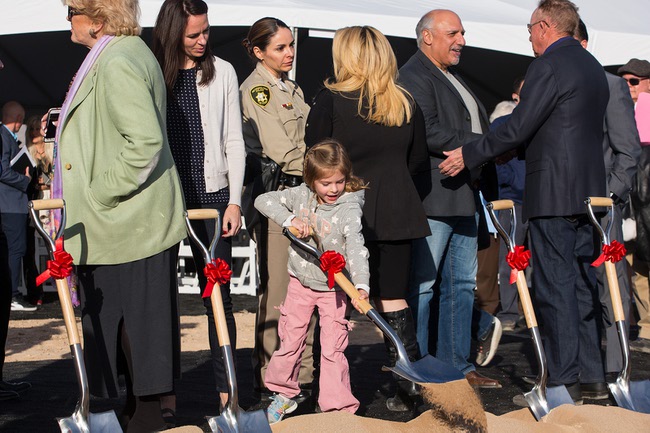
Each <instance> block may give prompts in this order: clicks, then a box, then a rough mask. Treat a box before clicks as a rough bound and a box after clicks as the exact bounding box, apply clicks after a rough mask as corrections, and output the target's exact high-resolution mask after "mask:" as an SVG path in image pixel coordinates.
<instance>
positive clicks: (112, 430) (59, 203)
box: [29, 199, 122, 433]
mask: <svg viewBox="0 0 650 433" xmlns="http://www.w3.org/2000/svg"><path fill="white" fill-rule="evenodd" d="M51 209H61V225H60V227H59V230H58V231H57V232H56V234H55V236H54V239H52V238H51V237H50V235H49V234H48V233H47V232H46V231H45V229H44V228H43V225H42V224H41V220H40V218H39V217H38V213H37V212H38V211H39V210H51ZM29 211H30V213H31V216H32V221H33V222H34V226H35V227H36V230H38V232H39V233H40V234H41V236H42V237H43V239H44V240H45V244H46V245H47V249H48V251H49V253H50V260H54V259H55V256H54V252H55V251H56V245H55V241H57V240H59V239H61V237H62V236H63V229H64V227H65V202H64V201H63V199H49V200H34V201H30V202H29ZM54 281H56V291H57V292H58V294H59V301H60V302H61V310H62V311H63V320H64V322H65V329H66V330H67V332H68V342H69V343H70V352H71V353H72V359H73V360H74V365H75V371H76V373H77V381H78V382H79V393H80V394H81V398H80V399H79V400H78V401H77V406H76V408H75V411H74V412H73V414H72V416H69V417H67V418H58V419H57V420H58V422H59V428H60V429H61V431H62V432H63V433H116V432H122V428H121V427H120V423H119V421H118V420H117V416H116V415H115V412H113V411H110V412H101V413H90V393H89V390H88V378H87V376H86V365H85V363H84V357H83V351H82V349H81V343H80V338H79V329H78V328H77V322H76V321H75V317H74V309H73V308H72V301H71V300H70V289H69V288H68V281H67V279H66V278H57V279H55V280H54Z"/></svg>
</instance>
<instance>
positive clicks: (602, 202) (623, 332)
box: [585, 197, 650, 413]
mask: <svg viewBox="0 0 650 433" xmlns="http://www.w3.org/2000/svg"><path fill="white" fill-rule="evenodd" d="M585 204H586V205H587V211H588V212H589V219H590V220H591V222H592V224H593V225H594V227H596V230H598V232H599V233H600V238H601V240H602V243H603V246H605V245H611V244H610V238H609V235H610V232H611V228H612V221H614V206H613V202H612V199H611V198H608V197H587V199H586V200H585ZM592 206H598V207H606V208H607V214H608V216H609V222H608V223H607V227H606V228H605V230H603V228H602V227H601V225H600V224H599V223H598V220H597V219H596V216H595V215H594V211H593V208H592ZM605 274H606V275H607V284H608V285H609V296H610V297H611V298H612V310H614V320H615V321H616V330H617V331H618V337H619V340H620V343H621V351H622V352H623V369H622V370H621V372H620V373H619V375H618V377H617V378H616V382H614V383H610V384H608V385H609V390H610V391H611V392H612V395H613V396H614V400H616V404H618V405H619V406H620V407H623V408H625V409H629V410H633V411H636V412H642V413H650V381H649V380H642V381H637V382H631V383H630V372H631V366H630V348H629V346H628V335H627V329H626V327H625V312H624V310H623V304H622V302H621V292H620V288H619V286H618V276H617V274H616V266H615V265H614V263H613V262H612V261H611V260H605Z"/></svg>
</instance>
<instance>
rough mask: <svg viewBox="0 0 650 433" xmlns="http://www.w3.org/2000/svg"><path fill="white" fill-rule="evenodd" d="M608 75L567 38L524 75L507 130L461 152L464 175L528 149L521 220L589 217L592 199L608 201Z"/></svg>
mask: <svg viewBox="0 0 650 433" xmlns="http://www.w3.org/2000/svg"><path fill="white" fill-rule="evenodd" d="M608 99H609V90H608V87H607V80H606V78H605V72H604V70H603V68H602V66H601V65H600V63H598V61H597V60H596V59H595V58H594V57H593V56H592V55H591V54H590V53H589V52H588V51H587V50H585V49H584V48H582V46H581V45H580V44H579V43H578V41H576V40H575V39H573V38H569V37H567V38H562V39H560V40H558V41H556V42H555V43H554V44H552V45H551V46H550V47H548V48H547V49H546V52H544V54H543V55H542V56H540V57H538V58H537V59H535V60H534V61H533V62H532V63H531V65H530V67H529V68H528V72H527V73H526V77H525V82H524V86H523V88H522V90H521V102H520V103H519V105H518V106H517V107H516V108H515V110H514V111H513V113H512V116H511V117H510V119H508V121H507V122H506V123H504V124H503V125H501V126H500V127H498V128H497V129H496V130H494V131H491V132H490V133H488V134H487V135H485V136H484V137H483V138H481V139H480V140H478V141H476V142H473V143H471V144H469V145H467V146H464V147H463V159H464V160H465V165H466V166H467V167H469V168H470V169H471V168H474V167H478V166H480V165H481V164H483V163H484V162H486V161H488V160H490V159H491V158H494V157H495V156H497V155H500V154H502V153H504V152H506V151H508V150H511V149H514V148H516V147H518V146H520V145H524V146H525V153H526V186H525V191H524V206H523V217H524V218H525V219H529V218H535V217H545V216H570V215H580V214H585V213H586V207H585V204H584V200H585V198H586V197H587V196H604V195H606V186H605V182H606V175H605V164H604V160H603V121H604V120H603V119H604V115H605V107H606V106H607V101H608Z"/></svg>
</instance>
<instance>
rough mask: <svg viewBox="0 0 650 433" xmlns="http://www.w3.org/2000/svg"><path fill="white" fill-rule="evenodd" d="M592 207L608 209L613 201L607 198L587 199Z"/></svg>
mask: <svg viewBox="0 0 650 433" xmlns="http://www.w3.org/2000/svg"><path fill="white" fill-rule="evenodd" d="M588 198H589V202H590V203H591V205H592V206H601V207H609V206H611V205H612V203H613V201H612V199H611V198H609V197H588Z"/></svg>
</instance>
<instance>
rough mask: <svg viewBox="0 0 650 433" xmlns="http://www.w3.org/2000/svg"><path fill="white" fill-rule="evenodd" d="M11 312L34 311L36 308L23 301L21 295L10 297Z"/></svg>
mask: <svg viewBox="0 0 650 433" xmlns="http://www.w3.org/2000/svg"><path fill="white" fill-rule="evenodd" d="M11 311H36V307H35V306H33V305H31V304H30V303H29V302H27V301H26V300H25V298H24V297H23V295H21V294H18V295H16V296H12V297H11Z"/></svg>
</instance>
